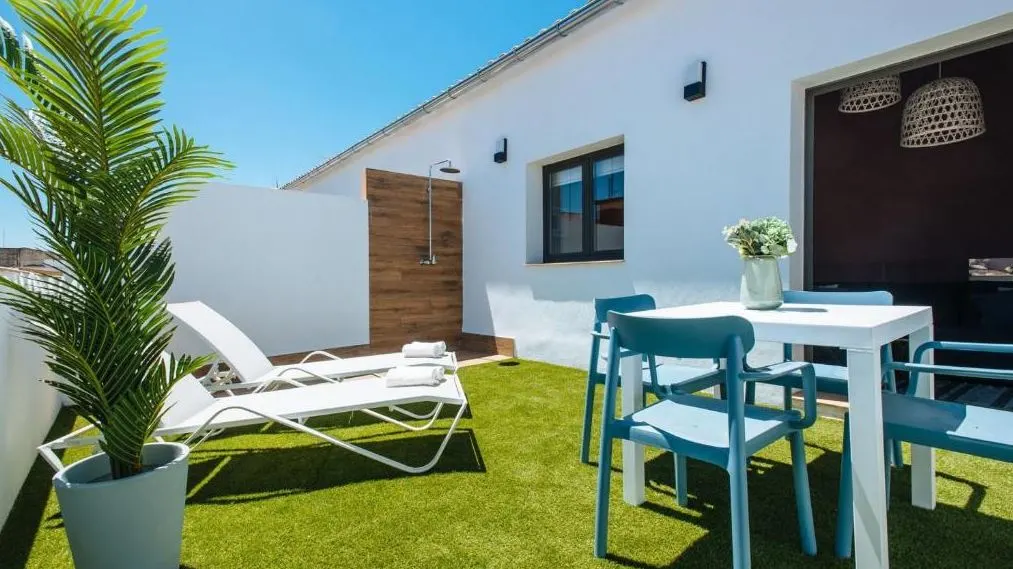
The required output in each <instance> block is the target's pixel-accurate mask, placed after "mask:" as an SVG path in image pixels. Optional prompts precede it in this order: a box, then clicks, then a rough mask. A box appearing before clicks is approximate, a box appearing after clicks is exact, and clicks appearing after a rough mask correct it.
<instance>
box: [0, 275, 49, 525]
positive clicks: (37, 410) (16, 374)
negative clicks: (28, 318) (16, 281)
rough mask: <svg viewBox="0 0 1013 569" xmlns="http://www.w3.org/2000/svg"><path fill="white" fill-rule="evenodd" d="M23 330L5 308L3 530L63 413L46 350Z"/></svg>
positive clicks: (0, 466) (0, 362) (0, 405)
mask: <svg viewBox="0 0 1013 569" xmlns="http://www.w3.org/2000/svg"><path fill="white" fill-rule="evenodd" d="M4 276H7V277H13V278H19V277H18V274H17V273H7V272H5V273H4ZM26 282H27V281H26ZM18 326H19V324H18V318H17V317H16V316H15V315H14V314H12V312H11V310H10V309H9V308H7V307H6V306H4V305H2V304H0V527H3V525H4V521H5V520H6V519H7V515H8V514H9V513H10V509H11V507H12V506H13V505H14V500H15V499H16V498H17V496H18V492H19V491H20V490H21V485H22V484H23V483H24V481H25V477H26V476H28V471H29V470H30V469H31V468H32V463H34V462H35V458H36V457H37V456H38V452H37V451H36V450H35V449H36V447H37V446H39V445H40V444H42V443H43V442H44V441H45V437H46V433H48V432H49V429H50V427H51V426H52V425H53V420H54V419H56V414H57V412H59V410H60V396H59V394H58V393H57V392H56V390H55V389H53V388H52V387H49V386H48V385H46V384H45V383H43V382H42V380H44V379H48V378H50V377H52V375H51V373H50V371H49V368H48V367H46V365H45V363H44V361H45V352H44V351H43V350H42V348H40V347H38V346H37V345H35V344H34V343H32V342H30V341H28V340H26V339H24V338H22V337H21V336H20V333H19V331H18Z"/></svg>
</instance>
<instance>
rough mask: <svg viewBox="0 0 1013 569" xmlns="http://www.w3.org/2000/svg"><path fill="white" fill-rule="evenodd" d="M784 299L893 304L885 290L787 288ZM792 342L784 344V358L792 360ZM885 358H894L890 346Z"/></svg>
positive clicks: (830, 302)
mask: <svg viewBox="0 0 1013 569" xmlns="http://www.w3.org/2000/svg"><path fill="white" fill-rule="evenodd" d="M784 301H785V302H787V303H789V304H841V305H865V306H891V305H892V304H893V295H892V294H890V292H888V291H885V290H870V291H836V290H786V291H784ZM791 348H792V347H791V344H785V345H784V359H785V360H790V359H791V358H792V354H791ZM882 356H883V358H884V359H885V360H887V361H890V360H892V359H893V358H892V357H891V356H890V347H889V346H883V354H882Z"/></svg>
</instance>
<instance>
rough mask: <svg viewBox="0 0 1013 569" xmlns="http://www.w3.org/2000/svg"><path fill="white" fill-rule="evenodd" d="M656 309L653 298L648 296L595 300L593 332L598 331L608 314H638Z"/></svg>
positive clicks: (639, 295) (635, 295)
mask: <svg viewBox="0 0 1013 569" xmlns="http://www.w3.org/2000/svg"><path fill="white" fill-rule="evenodd" d="M657 307H658V305H657V304H656V303H655V302H654V297H653V296H651V295H649V294H634V295H631V296H613V297H610V298H596V299H594V323H595V330H598V328H599V327H600V326H601V325H602V324H604V323H605V321H606V320H608V314H609V312H623V313H626V312H640V311H642V310H654V309H655V308H657Z"/></svg>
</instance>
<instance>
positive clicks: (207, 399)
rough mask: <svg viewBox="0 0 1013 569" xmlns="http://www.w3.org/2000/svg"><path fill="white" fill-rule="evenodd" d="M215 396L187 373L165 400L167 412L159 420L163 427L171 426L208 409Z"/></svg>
mask: <svg viewBox="0 0 1013 569" xmlns="http://www.w3.org/2000/svg"><path fill="white" fill-rule="evenodd" d="M214 402H215V398H214V396H213V395H211V393H209V392H208V390H207V389H206V388H205V387H204V386H203V385H201V384H200V381H198V380H197V378H196V377H194V376H192V375H187V376H186V377H184V378H183V379H181V380H179V381H178V382H176V385H174V386H172V390H171V391H169V396H168V397H167V398H166V400H165V413H164V414H163V415H162V420H161V421H159V426H161V427H171V426H173V425H178V424H179V423H181V422H183V421H185V420H187V419H189V418H190V417H193V416H194V415H195V414H196V413H198V412H200V411H202V410H204V409H206V408H207V407H208V406H210V405H211V404H212V403H214Z"/></svg>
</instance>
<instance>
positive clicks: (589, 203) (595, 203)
mask: <svg viewBox="0 0 1013 569" xmlns="http://www.w3.org/2000/svg"><path fill="white" fill-rule="evenodd" d="M624 170H625V168H624V155H623V145H621V144H620V145H619V146H613V147H611V148H606V149H604V150H599V151H597V152H592V153H590V154H585V155H583V156H578V157H576V158H571V159H569V160H564V161H562V162H557V163H555V164H549V165H548V166H545V167H544V168H543V169H542V176H543V179H542V191H543V193H544V205H543V207H542V219H543V223H544V233H543V238H542V243H543V247H544V250H543V253H542V260H543V261H544V262H546V263H560V262H566V261H598V260H608V259H622V258H623V230H624V228H623V218H624V215H623V214H624V202H623V198H624V193H625V183H624Z"/></svg>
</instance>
